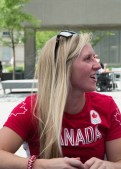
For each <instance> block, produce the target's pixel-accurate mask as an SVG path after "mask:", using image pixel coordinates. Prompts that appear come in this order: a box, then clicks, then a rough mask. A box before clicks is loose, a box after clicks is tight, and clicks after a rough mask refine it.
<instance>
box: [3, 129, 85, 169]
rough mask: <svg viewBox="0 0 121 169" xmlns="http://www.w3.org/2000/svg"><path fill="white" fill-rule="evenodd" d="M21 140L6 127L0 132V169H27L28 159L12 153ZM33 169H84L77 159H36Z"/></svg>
mask: <svg viewBox="0 0 121 169" xmlns="http://www.w3.org/2000/svg"><path fill="white" fill-rule="evenodd" d="M22 143H23V140H22V138H21V137H20V136H19V135H18V134H17V133H15V132H14V131H13V130H11V129H10V128H8V127H3V128H2V129H1V130H0V169H27V165H28V158H23V157H18V156H16V155H15V154H14V153H15V152H16V151H17V150H18V149H19V147H20V146H21V145H22ZM33 166H34V169H63V168H68V169H84V165H83V164H82V163H81V161H80V160H79V159H78V158H67V157H66V158H55V159H37V160H36V161H35V162H34V164H33Z"/></svg>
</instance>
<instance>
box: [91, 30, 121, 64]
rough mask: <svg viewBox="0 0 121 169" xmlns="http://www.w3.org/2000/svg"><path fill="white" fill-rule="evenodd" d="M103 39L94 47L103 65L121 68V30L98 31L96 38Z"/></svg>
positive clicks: (95, 34)
mask: <svg viewBox="0 0 121 169" xmlns="http://www.w3.org/2000/svg"><path fill="white" fill-rule="evenodd" d="M96 36H99V37H103V38H101V39H100V40H99V42H97V43H96V45H95V46H94V49H95V52H96V53H97V54H98V55H99V56H100V59H101V61H102V62H103V63H107V64H108V65H109V66H116V67H121V30H116V31H115V30H113V31H111V30H109V31H96V32H95V33H94V37H96Z"/></svg>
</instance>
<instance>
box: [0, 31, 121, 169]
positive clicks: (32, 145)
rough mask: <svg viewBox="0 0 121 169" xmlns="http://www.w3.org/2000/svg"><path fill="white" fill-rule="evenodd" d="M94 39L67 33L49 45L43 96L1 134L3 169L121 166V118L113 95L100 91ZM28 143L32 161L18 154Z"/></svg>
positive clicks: (42, 64)
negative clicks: (97, 91)
mask: <svg viewBox="0 0 121 169" xmlns="http://www.w3.org/2000/svg"><path fill="white" fill-rule="evenodd" d="M90 40H91V35H90V34H81V35H79V34H77V33H75V32H72V31H62V32H60V33H59V34H58V35H57V36H56V37H53V38H52V39H50V40H49V41H48V42H47V43H46V44H45V46H44V48H43V49H42V51H41V55H40V57H39V60H38V66H37V70H36V77H37V78H38V92H37V94H36V95H32V96H29V97H27V98H26V100H25V101H23V102H22V103H20V104H19V105H18V106H17V107H15V108H14V110H13V111H12V112H11V114H10V116H9V118H8V120H7V121H6V123H5V124H4V127H3V128H2V129H1V131H0V149H1V150H0V169H14V168H15V169H26V168H27V169H32V168H33V169H65V168H66V169H104V168H106V169H119V168H121V120H120V119H121V115H120V112H119V109H118V107H117V105H116V104H115V102H114V100H113V99H112V98H111V97H110V96H106V95H103V94H99V93H96V92H94V91H95V89H96V82H97V76H96V74H97V70H98V69H100V64H99V63H98V62H97V61H96V58H95V52H94V50H93V48H92V46H91V42H90ZM23 142H26V143H27V144H26V145H28V150H27V151H28V154H30V155H29V157H28V158H22V157H17V156H15V155H14V153H15V152H16V151H17V150H18V148H19V147H20V146H21V145H22V144H23ZM105 154H106V158H107V161H106V160H104V157H105Z"/></svg>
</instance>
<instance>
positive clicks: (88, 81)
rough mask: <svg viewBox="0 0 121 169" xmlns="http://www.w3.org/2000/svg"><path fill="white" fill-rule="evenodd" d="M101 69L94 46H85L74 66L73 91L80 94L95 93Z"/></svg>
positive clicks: (72, 76)
mask: <svg viewBox="0 0 121 169" xmlns="http://www.w3.org/2000/svg"><path fill="white" fill-rule="evenodd" d="M100 68H101V67H100V64H99V63H98V62H97V61H96V59H95V52H94V50H93V48H92V46H91V45H90V44H87V45H85V46H84V47H83V49H82V51H81V53H80V55H79V56H78V57H77V58H76V59H75V60H74V62H73V65H72V74H71V84H72V89H73V90H79V91H80V92H88V91H94V90H95V89H96V82H97V70H98V69H100Z"/></svg>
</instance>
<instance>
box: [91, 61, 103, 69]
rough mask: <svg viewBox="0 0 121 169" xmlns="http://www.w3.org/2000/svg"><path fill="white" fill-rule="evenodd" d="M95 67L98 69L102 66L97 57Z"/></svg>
mask: <svg viewBox="0 0 121 169" xmlns="http://www.w3.org/2000/svg"><path fill="white" fill-rule="evenodd" d="M93 68H94V69H96V70H98V69H100V68H101V65H100V62H98V61H97V60H96V59H95V62H94V64H93Z"/></svg>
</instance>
